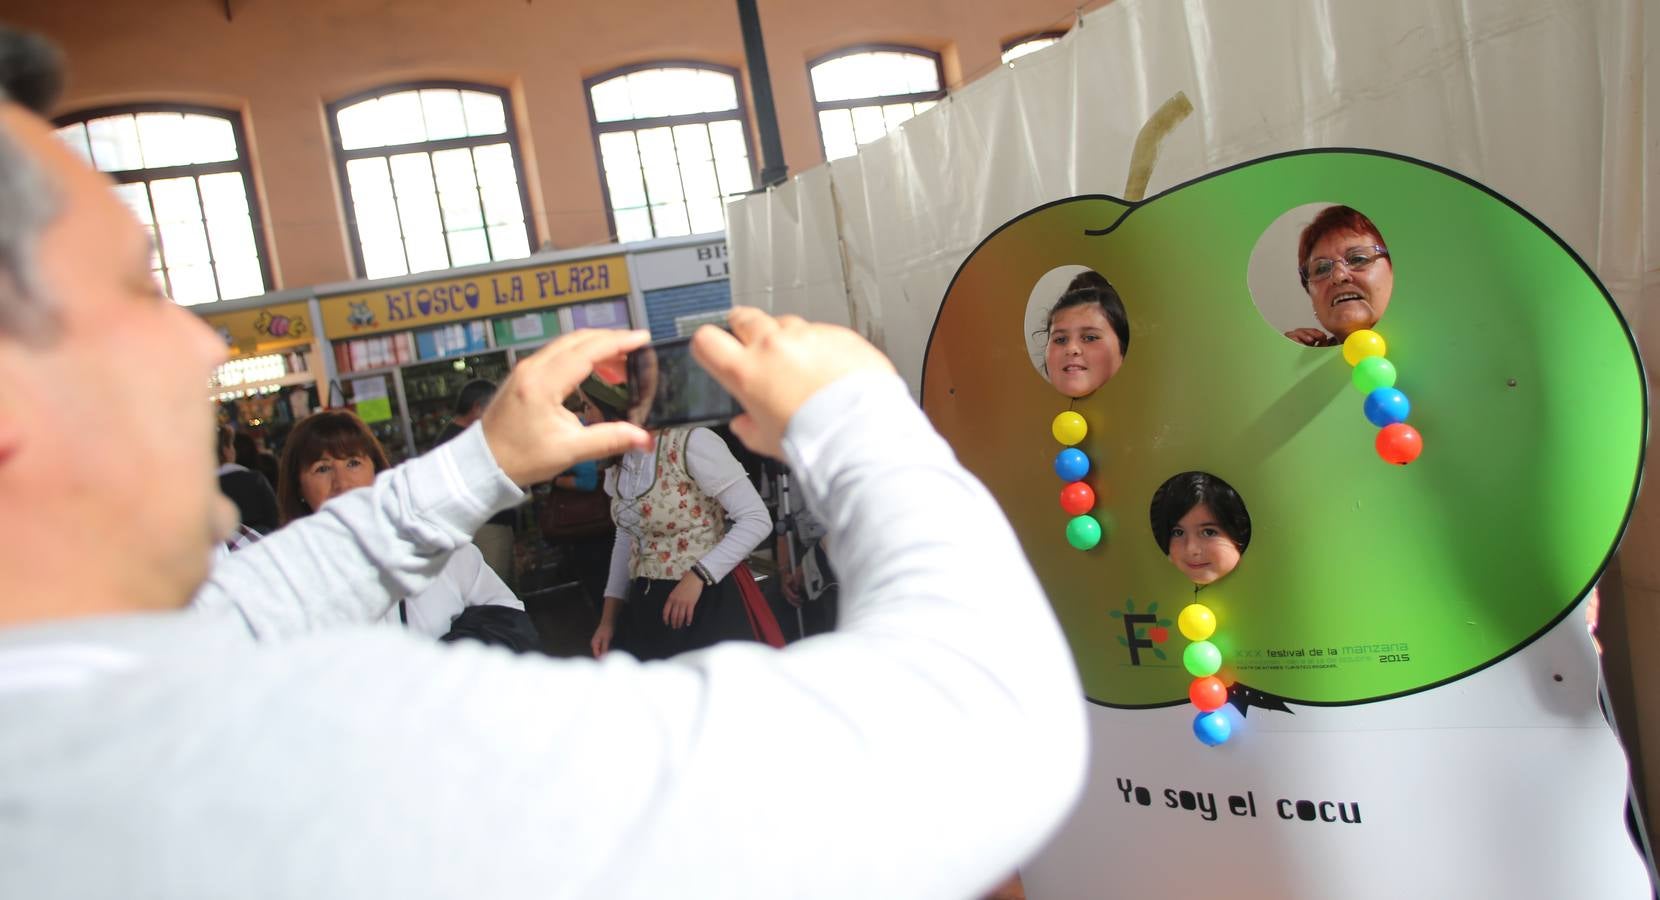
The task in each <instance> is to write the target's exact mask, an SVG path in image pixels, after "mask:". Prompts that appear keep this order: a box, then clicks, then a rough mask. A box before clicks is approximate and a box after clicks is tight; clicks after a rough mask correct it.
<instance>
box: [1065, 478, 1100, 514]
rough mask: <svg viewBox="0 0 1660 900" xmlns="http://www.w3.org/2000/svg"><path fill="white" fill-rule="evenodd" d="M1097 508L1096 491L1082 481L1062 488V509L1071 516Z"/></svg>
mask: <svg viewBox="0 0 1660 900" xmlns="http://www.w3.org/2000/svg"><path fill="white" fill-rule="evenodd" d="M1094 508H1095V491H1094V489H1092V488H1091V487H1090V486H1089V485H1087V484H1084V483H1083V482H1082V481H1074V482H1072V483H1071V484H1069V485H1067V486H1066V487H1063V488H1061V509H1063V510H1065V511H1066V514H1067V515H1069V516H1081V515H1083V514H1084V513H1087V512H1089V511H1090V510H1092V509H1094Z"/></svg>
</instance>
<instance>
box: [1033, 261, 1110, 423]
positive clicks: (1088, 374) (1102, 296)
mask: <svg viewBox="0 0 1660 900" xmlns="http://www.w3.org/2000/svg"><path fill="white" fill-rule="evenodd" d="M1022 337H1023V338H1024V339H1025V341H1026V346H1027V355H1028V356H1029V357H1030V358H1031V360H1032V366H1033V368H1035V369H1037V371H1038V374H1039V375H1042V376H1043V378H1044V380H1045V381H1048V382H1049V383H1050V384H1051V385H1053V386H1054V388H1055V390H1056V391H1058V392H1060V393H1061V394H1062V395H1064V396H1067V397H1071V398H1073V399H1078V398H1082V397H1087V396H1089V395H1090V394H1093V393H1095V391H1096V390H1097V389H1098V388H1100V387H1101V386H1102V385H1104V384H1106V383H1107V382H1108V381H1111V380H1112V378H1113V376H1115V375H1117V374H1118V371H1119V368H1120V367H1121V366H1123V364H1124V358H1125V356H1126V355H1127V354H1128V353H1129V349H1130V318H1129V313H1128V312H1127V311H1126V310H1125V309H1124V301H1123V299H1122V298H1121V297H1120V296H1119V294H1118V291H1117V289H1115V288H1114V287H1113V286H1112V283H1111V282H1109V281H1108V280H1107V279H1106V278H1105V277H1104V276H1102V275H1101V274H1100V273H1099V272H1096V271H1095V270H1093V269H1090V268H1089V267H1087V266H1057V267H1056V268H1053V269H1050V270H1049V271H1048V272H1045V273H1044V274H1043V277H1042V278H1039V279H1038V281H1037V284H1036V285H1035V286H1034V287H1033V288H1032V294H1031V296H1030V297H1028V298H1027V300H1026V318H1025V331H1024V333H1023V335H1022Z"/></svg>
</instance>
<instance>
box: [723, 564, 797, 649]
mask: <svg viewBox="0 0 1660 900" xmlns="http://www.w3.org/2000/svg"><path fill="white" fill-rule="evenodd" d="M732 577H733V578H736V579H737V580H738V593H739V594H742V595H743V598H744V612H745V613H748V614H749V627H750V630H752V631H753V632H755V639H756V640H758V641H765V642H766V644H767V646H769V647H782V646H784V630H783V629H782V628H779V627H778V617H777V616H775V615H773V614H772V607H771V606H770V605H768V603H767V598H766V595H765V594H763V593H761V586H760V585H758V584H756V583H755V573H754V572H751V571H750V570H749V563H739V564H738V567H737V568H736V569H733V570H732Z"/></svg>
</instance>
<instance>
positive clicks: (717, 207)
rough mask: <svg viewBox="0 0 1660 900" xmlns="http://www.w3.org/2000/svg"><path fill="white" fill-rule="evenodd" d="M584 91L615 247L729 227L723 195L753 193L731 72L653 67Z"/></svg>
mask: <svg viewBox="0 0 1660 900" xmlns="http://www.w3.org/2000/svg"><path fill="white" fill-rule="evenodd" d="M582 86H583V87H584V88H585V89H586V91H587V94H588V113H589V117H590V120H591V121H592V123H593V130H594V145H595V148H596V152H597V154H598V156H599V163H600V169H601V171H602V174H603V176H604V190H605V205H606V212H607V214H608V215H609V216H610V218H611V233H612V234H614V235H615V236H616V238H617V240H618V241H639V240H645V239H647V238H653V237H669V236H672V235H681V234H700V233H703V232H708V231H720V230H722V229H724V228H725V227H726V207H725V199H726V198H727V197H730V196H732V195H733V194H741V193H744V192H745V191H749V190H752V189H753V188H754V187H755V171H754V169H753V168H752V167H751V164H750V161H749V160H750V155H749V133H748V129H747V128H746V127H745V125H744V123H745V117H746V113H745V111H744V104H743V100H742V99H741V95H740V93H739V91H738V70H737V69H732V68H727V67H726V66H715V65H708V64H705V63H695V62H662V63H649V64H645V65H639V66H629V67H628V68H625V69H616V70H613V71H611V72H606V73H605V74H603V75H598V76H595V77H593V78H590V79H588V80H586V81H584V82H583V84H582Z"/></svg>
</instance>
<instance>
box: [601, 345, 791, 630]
mask: <svg viewBox="0 0 1660 900" xmlns="http://www.w3.org/2000/svg"><path fill="white" fill-rule="evenodd" d="M585 388H586V390H584V391H583V398H584V401H585V406H584V409H585V410H587V415H588V416H590V417H592V418H593V419H595V420H596V421H623V420H626V419H627V418H628V417H629V415H630V409H629V408H628V407H627V406H625V405H623V404H625V403H626V399H625V398H624V397H623V396H622V392H620V391H617V390H616V389H614V388H610V387H609V386H607V385H604V384H603V383H600V382H598V379H593V378H590V379H589V380H588V381H587V382H586V383H585ZM636 393H638V394H643V393H645V392H644V391H639V392H636ZM605 493H606V494H607V495H609V496H610V497H611V518H612V521H613V522H615V523H616V526H617V535H616V540H615V543H614V544H613V546H612V550H611V566H610V575H609V577H608V578H607V580H606V585H605V607H604V609H603V610H602V611H601V613H600V622H599V626H598V627H597V628H596V629H595V630H594V637H593V640H592V642H591V649H592V650H593V652H594V655H595V656H603V655H604V654H605V653H606V652H607V651H608V650H610V649H611V647H612V643H613V641H615V642H616V645H617V646H618V647H619V648H620V649H622V650H626V651H627V652H629V653H631V654H633V655H634V656H635V658H637V659H641V660H648V659H667V658H668V657H670V656H673V655H675V654H677V653H684V652H686V651H688V650H697V649H700V648H703V647H708V646H711V645H713V644H715V643H716V642H718V641H722V640H743V639H753V638H756V637H759V635H758V634H756V632H755V630H754V627H753V623H752V621H751V619H750V617H749V616H748V615H746V614H745V612H746V610H745V604H744V598H743V597H742V596H741V595H740V593H739V590H740V586H739V584H738V579H740V578H747V577H750V576H749V572H748V569H747V568H745V569H742V570H740V569H739V568H738V567H739V566H740V564H742V563H743V562H744V560H745V559H747V558H748V557H749V554H750V553H751V552H753V551H754V549H755V548H756V547H757V546H759V545H760V543H761V542H762V541H764V540H766V539H767V536H768V535H769V534H771V532H772V517H771V516H769V515H767V507H766V504H765V503H764V502H762V500H761V495H760V494H759V493H757V492H756V490H755V485H754V484H753V483H752V482H750V480H749V475H748V473H746V472H745V471H744V469H743V466H742V465H740V464H739V463H738V460H737V459H736V458H734V457H733V455H732V451H731V449H729V448H728V447H727V446H726V442H725V441H723V440H721V439H720V437H719V436H718V435H716V434H715V433H714V432H712V431H710V430H709V429H707V428H666V429H664V430H662V431H659V432H656V433H655V434H654V435H653V446H652V448H651V449H650V450H636V451H631V452H629V453H625V454H623V456H622V459H621V460H620V461H619V462H618V464H617V465H615V466H612V467H611V468H609V469H607V470H606V472H605ZM727 519H731V526H730V527H728V526H727ZM766 615H768V616H770V615H771V611H770V610H768V611H767V612H766Z"/></svg>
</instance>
